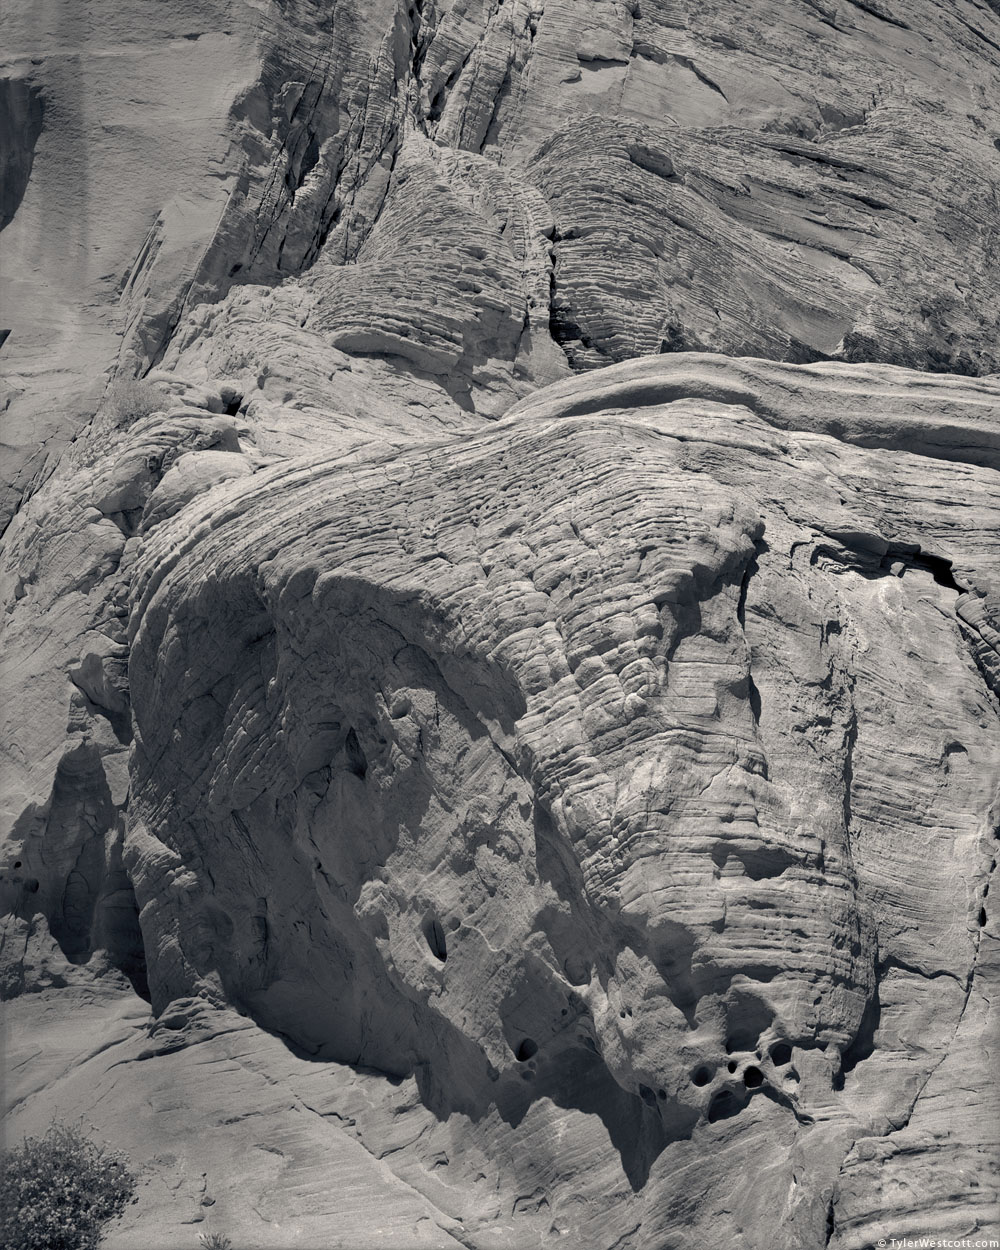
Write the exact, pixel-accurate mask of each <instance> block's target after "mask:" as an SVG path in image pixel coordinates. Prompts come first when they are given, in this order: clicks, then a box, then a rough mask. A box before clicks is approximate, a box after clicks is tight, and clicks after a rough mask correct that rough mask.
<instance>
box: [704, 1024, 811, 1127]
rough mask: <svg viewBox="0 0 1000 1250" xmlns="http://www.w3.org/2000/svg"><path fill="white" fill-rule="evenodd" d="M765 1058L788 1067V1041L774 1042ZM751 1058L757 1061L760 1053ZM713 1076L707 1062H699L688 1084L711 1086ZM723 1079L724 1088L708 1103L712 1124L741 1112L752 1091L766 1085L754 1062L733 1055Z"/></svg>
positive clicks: (774, 1064) (775, 1064)
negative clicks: (724, 1082)
mask: <svg viewBox="0 0 1000 1250" xmlns="http://www.w3.org/2000/svg"><path fill="white" fill-rule="evenodd" d="M768 1057H769V1058H770V1061H771V1064H772V1065H773V1067H775V1068H784V1067H787V1066H788V1064H790V1063H791V1061H792V1048H791V1046H790V1045H789V1044H788V1042H775V1043H774V1044H773V1045H772V1046H771V1049H770V1051H769V1052H768ZM754 1058H755V1059H756V1060H757V1061H758V1063H759V1062H760V1060H761V1059H762V1058H763V1055H762V1054H761V1052H760V1051H759V1050H757V1051H755V1052H754ZM715 1078H716V1072H715V1071H714V1070H713V1069H712V1068H710V1067H709V1066H708V1065H707V1064H700V1065H699V1066H698V1067H697V1068H695V1070H694V1072H692V1073H691V1083H692V1084H693V1085H697V1086H699V1087H704V1086H706V1085H711V1084H712V1082H713V1081H714V1080H715ZM723 1080H725V1081H726V1082H727V1084H726V1085H725V1087H724V1088H722V1089H720V1090H718V1091H716V1093H715V1094H714V1095H713V1096H712V1100H711V1102H710V1103H709V1104H708V1122H709V1123H710V1124H714V1123H716V1121H718V1120H727V1119H728V1118H729V1117H730V1116H734V1115H737V1114H738V1113H739V1112H740V1111H742V1109H743V1108H744V1107H745V1106H746V1102H747V1099H748V1097H749V1095H750V1094H751V1093H752V1092H753V1091H754V1090H756V1089H761V1088H762V1087H763V1086H764V1085H765V1083H766V1080H767V1078H766V1077H765V1075H764V1073H763V1071H762V1070H761V1068H760V1067H758V1064H757V1063H753V1062H750V1063H747V1062H745V1061H742V1062H741V1060H739V1059H735V1058H733V1059H730V1060H729V1061H728V1062H727V1064H726V1075H725V1077H723ZM740 1084H742V1088H740ZM734 1086H735V1088H734Z"/></svg>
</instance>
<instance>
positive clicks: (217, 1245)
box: [198, 1233, 233, 1250]
mask: <svg viewBox="0 0 1000 1250" xmlns="http://www.w3.org/2000/svg"><path fill="white" fill-rule="evenodd" d="M198 1240H199V1241H200V1242H201V1244H202V1245H203V1246H204V1247H205V1250H233V1243H232V1242H231V1241H230V1240H229V1238H228V1237H227V1236H226V1235H225V1233H202V1234H201V1236H200V1237H199V1238H198Z"/></svg>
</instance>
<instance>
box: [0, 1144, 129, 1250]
mask: <svg viewBox="0 0 1000 1250" xmlns="http://www.w3.org/2000/svg"><path fill="white" fill-rule="evenodd" d="M134 1190H135V1176H134V1175H133V1174H132V1172H131V1171H130V1169H129V1166H128V1159H127V1158H126V1157H125V1155H123V1154H120V1153H118V1152H117V1151H112V1150H108V1149H106V1148H105V1147H103V1146H101V1145H99V1144H98V1143H97V1142H94V1141H91V1140H90V1138H88V1137H87V1136H86V1134H85V1133H84V1132H83V1130H82V1129H80V1128H77V1127H72V1126H67V1125H64V1124H59V1123H56V1124H53V1125H51V1126H50V1128H49V1130H48V1132H47V1133H46V1134H45V1136H44V1137H40V1138H30V1137H29V1138H26V1139H25V1141H24V1143H23V1144H22V1145H20V1146H15V1147H14V1148H13V1149H12V1150H8V1151H6V1152H5V1154H4V1155H3V1157H2V1160H0V1245H3V1246H5V1247H6V1250H94V1248H95V1247H96V1246H97V1243H98V1241H99V1240H100V1236H101V1229H102V1228H103V1226H104V1224H106V1223H107V1221H108V1220H110V1219H112V1218H113V1217H114V1216H116V1215H118V1214H120V1213H121V1212H122V1211H123V1210H124V1209H125V1207H126V1206H127V1205H128V1203H129V1201H131V1200H132V1195H133V1191H134Z"/></svg>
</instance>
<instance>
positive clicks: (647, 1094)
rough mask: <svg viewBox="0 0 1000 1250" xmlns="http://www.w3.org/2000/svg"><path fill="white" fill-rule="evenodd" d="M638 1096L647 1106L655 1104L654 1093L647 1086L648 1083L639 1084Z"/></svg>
mask: <svg viewBox="0 0 1000 1250" xmlns="http://www.w3.org/2000/svg"><path fill="white" fill-rule="evenodd" d="M639 1097H640V1098H641V1099H642V1101H643V1102H644V1103H645V1104H646V1106H647V1107H655V1106H656V1095H655V1094H654V1093H653V1091H652V1090H651V1089H650V1088H649V1086H648V1085H640V1086H639Z"/></svg>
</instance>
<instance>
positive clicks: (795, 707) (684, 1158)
mask: <svg viewBox="0 0 1000 1250" xmlns="http://www.w3.org/2000/svg"><path fill="white" fill-rule="evenodd" d="M914 396H919V397H922V398H920V399H919V400H917V399H914V398H913V397H914ZM997 397H998V396H997V391H996V388H995V387H994V386H992V385H991V384H987V383H974V382H965V381H961V380H952V379H941V380H940V381H933V382H932V381H930V380H923V379H921V377H920V376H919V375H914V374H911V373H907V372H905V371H901V370H891V369H890V370H887V369H886V368H885V367H872V366H866V367H853V366H844V365H826V366H811V367H793V366H776V365H767V364H762V363H758V362H753V361H742V362H731V363H730V362H725V361H721V360H719V359H718V358H715V357H710V356H709V357H705V356H683V355H682V356H676V357H670V358H664V357H654V358H650V359H647V360H644V361H638V362H635V363H634V364H626V365H622V366H619V367H617V368H615V369H612V370H608V371H605V372H602V373H595V374H593V375H588V377H587V378H586V379H582V380H580V381H576V382H572V383H565V384H561V385H559V386H557V387H553V388H549V389H548V390H546V391H543V392H540V393H539V394H538V396H537V397H536V398H534V399H532V400H530V401H527V402H525V403H524V404H522V405H520V406H519V407H518V408H517V409H516V410H514V411H513V412H512V413H511V414H510V415H509V416H508V417H507V418H505V419H504V420H503V421H502V422H500V423H499V424H496V425H494V426H492V427H491V428H489V429H487V430H486V431H484V432H482V433H480V434H477V435H475V436H463V437H461V438H458V439H456V438H453V437H451V438H439V439H436V440H434V441H432V442H429V443H427V444H425V445H424V446H419V447H418V446H414V447H413V448H412V449H407V450H396V449H392V450H386V449H384V448H382V449H377V450H373V451H371V452H369V453H368V454H367V455H354V456H351V457H350V458H349V459H348V460H347V461H346V462H345V459H344V457H343V455H342V454H334V455H316V456H312V457H298V458H293V459H289V460H283V461H280V462H278V463H275V464H272V465H270V466H267V467H263V468H260V469H259V470H258V471H257V472H255V473H252V474H236V473H234V474H230V475H228V476H227V477H226V479H225V480H224V481H220V482H218V484H216V485H209V486H208V487H207V488H206V489H204V490H203V491H202V493H200V494H198V495H197V496H196V497H195V498H193V499H192V500H191V501H190V502H188V503H186V504H185V505H184V506H183V507H182V508H181V509H180V510H178V511H176V512H174V513H173V514H172V515H164V516H162V519H161V515H162V511H163V509H162V505H160V504H159V501H158V496H159V495H160V494H161V493H162V492H163V491H164V489H165V488H166V487H168V486H169V485H170V483H169V481H168V477H167V476H164V477H163V478H162V481H161V483H160V485H159V486H156V487H155V488H154V489H153V491H152V493H151V494H150V495H149V498H148V500H147V502H146V504H145V512H144V519H143V520H141V521H140V522H139V525H138V533H137V534H136V535H135V536H134V537H133V538H131V539H130V540H129V544H130V546H131V547H132V549H133V551H134V556H133V564H132V572H131V574H130V579H129V580H130V586H131V592H130V595H131V615H130V623H129V630H128V634H129V644H130V659H129V674H128V678H129V691H130V699H131V710H132V723H133V725H134V729H135V735H136V737H135V743H134V746H133V751H132V755H131V761H130V779H131V792H130V796H129V800H128V803H127V805H126V808H125V816H124V820H125V824H126V829H125V836H124V849H123V855H122V858H123V863H124V867H125V871H126V873H127V875H128V879H129V881H130V882H131V885H132V888H133V889H134V891H135V897H136V901H137V906H138V909H139V923H140V925H141V930H142V936H143V941H144V949H145V956H146V975H147V976H148V984H149V990H150V993H151V998H152V1006H153V1010H154V1012H155V1013H164V1012H166V1013H167V1014H168V1015H169V1014H170V1012H171V1011H174V1012H176V1010H177V1008H176V1007H173V1008H172V1007H171V1004H176V1003H178V1002H180V1003H184V1002H190V1001H191V1000H196V999H205V1000H207V1001H208V1002H209V1003H214V1004H216V1005H217V1006H218V1007H220V1008H222V1007H226V1006H234V1007H236V1008H237V1009H238V1010H240V1011H242V1012H244V1013H246V1014H247V1015H249V1016H250V1017H251V1018H252V1019H253V1020H255V1021H257V1022H258V1023H259V1024H261V1025H263V1026H265V1027H266V1028H268V1029H270V1030H272V1031H276V1032H279V1033H280V1034H282V1035H284V1036H285V1037H286V1038H288V1039H289V1041H291V1042H292V1043H294V1044H295V1045H296V1046H297V1047H299V1048H301V1049H302V1051H303V1052H304V1053H306V1054H307V1055H310V1056H313V1057H314V1060H315V1061H317V1062H328V1061H335V1062H337V1063H344V1062H347V1063H352V1064H358V1065H361V1066H363V1067H366V1068H375V1069H378V1070H379V1071H381V1072H384V1073H387V1074H390V1075H392V1076H393V1078H394V1079H395V1080H403V1081H404V1082H407V1083H408V1084H412V1087H413V1095H412V1098H413V1100H414V1103H415V1104H416V1105H413V1104H411V1105H410V1114H411V1115H413V1114H419V1115H420V1116H423V1117H425V1124H426V1135H427V1140H426V1142H425V1143H424V1145H423V1146H415V1147H414V1150H413V1154H412V1158H411V1160H410V1162H411V1163H413V1162H414V1161H418V1166H423V1167H424V1168H426V1169H428V1170H429V1171H430V1172H433V1170H434V1163H433V1158H434V1157H436V1154H435V1152H437V1151H439V1150H444V1151H445V1153H446V1154H447V1156H448V1158H449V1160H451V1164H450V1166H451V1167H452V1173H451V1191H452V1192H451V1196H450V1199H449V1201H450V1202H451V1203H452V1204H454V1205H453V1208H449V1207H448V1206H446V1207H445V1209H446V1210H448V1209H451V1210H452V1213H453V1214H455V1215H460V1216H461V1218H462V1220H463V1221H465V1226H466V1227H469V1228H475V1227H476V1226H477V1223H478V1225H479V1226H480V1227H481V1231H482V1233H483V1236H484V1237H486V1241H484V1243H483V1244H489V1236H488V1234H487V1229H488V1226H489V1225H490V1223H491V1222H492V1221H494V1220H495V1218H496V1213H495V1212H494V1211H493V1210H492V1208H489V1209H487V1210H484V1209H483V1208H482V1207H481V1206H480V1205H477V1201H476V1199H475V1186H472V1187H471V1188H469V1187H467V1182H468V1173H467V1171H466V1169H468V1168H469V1167H470V1166H471V1164H470V1163H469V1160H470V1159H475V1161H476V1162H475V1170H476V1171H480V1170H482V1168H483V1167H484V1166H486V1165H485V1164H483V1163H482V1160H483V1158H484V1157H485V1158H486V1159H487V1160H488V1162H489V1167H490V1168H491V1169H492V1172H491V1173H484V1175H494V1176H495V1180H494V1182H493V1184H494V1186H499V1187H500V1189H501V1192H505V1193H509V1194H510V1195H511V1201H512V1202H513V1201H514V1199H515V1198H517V1196H518V1193H520V1192H521V1191H524V1190H525V1187H526V1186H527V1185H528V1184H529V1182H531V1183H532V1185H533V1187H532V1188H531V1190H530V1191H529V1192H530V1193H532V1194H536V1197H535V1198H534V1200H533V1202H534V1206H533V1207H532V1209H531V1211H530V1212H528V1216H530V1218H527V1217H526V1218H525V1220H524V1223H525V1227H526V1228H527V1229H528V1230H529V1231H530V1235H531V1236H532V1237H536V1236H537V1237H539V1238H542V1240H544V1239H545V1237H546V1235H548V1233H550V1232H551V1228H552V1227H556V1228H564V1227H565V1228H566V1229H567V1230H568V1231H569V1232H571V1233H572V1234H573V1235H574V1236H577V1237H580V1238H583V1239H584V1241H585V1244H590V1242H591V1241H592V1240H593V1242H594V1244H605V1242H604V1241H603V1240H601V1239H602V1238H605V1237H607V1236H609V1235H610V1233H611V1232H614V1235H615V1236H621V1235H623V1234H624V1233H625V1232H627V1231H628V1230H629V1229H630V1228H634V1229H636V1231H635V1233H634V1234H633V1236H634V1241H635V1244H636V1245H649V1246H653V1245H662V1244H665V1243H666V1244H674V1241H671V1239H674V1240H675V1241H676V1244H682V1240H681V1239H682V1238H683V1237H684V1236H687V1235H690V1233H691V1230H692V1229H694V1230H696V1231H700V1232H704V1233H705V1234H706V1235H707V1231H708V1229H709V1227H710V1226H714V1227H722V1228H724V1229H726V1230H728V1231H727V1233H726V1235H727V1236H731V1237H736V1236H741V1237H745V1238H746V1239H747V1242H748V1244H751V1245H760V1246H764V1245H765V1244H768V1242H771V1243H773V1244H779V1245H783V1246H788V1247H792V1246H799V1245H803V1244H814V1242H815V1239H817V1238H819V1239H820V1240H819V1242H816V1244H822V1239H823V1238H824V1237H825V1236H826V1230H827V1228H828V1222H830V1223H829V1226H831V1227H832V1228H833V1230H834V1235H835V1236H836V1237H837V1238H838V1240H837V1241H836V1242H834V1243H833V1244H840V1245H844V1246H848V1245H850V1246H855V1245H857V1246H860V1245H864V1244H867V1243H868V1240H869V1239H870V1238H871V1237H874V1236H875V1235H876V1233H877V1232H878V1231H879V1230H880V1229H882V1228H884V1227H888V1226H889V1224H890V1223H891V1224H892V1226H893V1227H896V1226H897V1225H898V1224H899V1222H900V1221H904V1220H908V1221H910V1223H912V1224H914V1226H916V1224H920V1225H921V1226H922V1227H933V1228H934V1229H936V1230H938V1232H939V1233H940V1234H941V1235H945V1234H951V1233H952V1232H955V1231H956V1230H958V1229H959V1228H960V1227H965V1226H966V1225H967V1224H968V1222H969V1221H970V1220H973V1219H975V1218H986V1216H985V1212H986V1211H987V1210H988V1209H989V1204H990V1203H991V1202H992V1201H993V1192H992V1190H990V1189H988V1188H987V1187H986V1186H985V1185H984V1184H982V1183H981V1184H980V1186H978V1187H972V1186H969V1184H968V1181H969V1180H972V1179H977V1178H980V1177H986V1175H987V1171H988V1168H987V1165H988V1161H989V1158H990V1149H991V1147H990V1144H989V1134H990V1133H991V1132H992V1127H993V1126H992V1124H991V1122H990V1121H989V1118H988V1116H987V1115H986V1113H985V1112H980V1111H979V1110H978V1109H976V1108H974V1107H973V1104H974V1103H975V1104H977V1106H978V1104H980V1103H982V1101H983V1100H985V1099H986V1098H987V1096H988V1084H989V1077H988V1073H987V1071H986V1070H985V1069H984V1067H983V1065H982V1063H981V1062H980V1059H979V1052H980V1050H981V1048H982V1047H984V1046H985V1045H988V1044H989V1043H988V1038H989V1029H990V1025H989V1020H988V1009H989V1008H988V1000H989V995H990V978H991V976H993V975H995V974H993V973H991V971H990V967H991V965H990V956H989V951H990V949H991V943H992V942H993V941H994V940H995V939H994V938H993V937H992V936H991V930H990V928H989V924H988V908H989V900H988V898H987V897H986V895H987V891H988V883H989V876H990V872H991V871H992V866H993V856H994V852H995V846H996V843H995V812H994V803H995V797H996V780H997V774H996V763H997V756H998V732H997V730H998V726H997V719H996V710H995V696H994V695H993V694H992V693H991V689H990V686H991V682H992V681H993V680H995V678H994V677H993V673H994V671H995V651H992V650H991V647H992V643H993V642H994V641H995V639H996V634H995V633H993V632H991V630H992V629H994V628H995V625H994V626H991V625H990V621H991V619H995V618H993V617H992V616H991V607H990V603H991V599H990V591H991V588H992V587H994V586H995V585H996V575H997V571H996V564H997V554H998V547H997V540H996V533H997V527H996V520H997V511H998V508H1000V491H998V482H997V471H996V468H995V467H993V466H994V465H995V464H996V463H997V459H998V455H1000V448H998V443H997V434H998V432H1000V425H998V423H997V420H996V401H997ZM929 402H934V403H935V404H936V407H935V409H934V411H936V412H938V413H939V416H940V419H939V421H938V423H937V425H934V424H931V425H928V424H927V423H925V422H924V419H923V413H924V412H925V411H926V409H927V404H928V403H929ZM873 413H877V414H878V416H877V417H874V416H873ZM803 418H804V419H803ZM213 422H214V423H216V425H218V424H219V423H222V426H223V428H224V424H225V422H226V418H218V417H217V418H209V417H207V416H206V425H207V428H209V429H212V428H215V427H214V426H213V424H212V423H213ZM803 426H808V427H809V428H805V429H803V428H801V427H803ZM140 428H141V427H137V431H138V430H139V429H140ZM949 428H951V429H953V430H960V431H961V432H962V437H961V439H960V440H959V439H958V438H956V439H955V441H954V443H953V445H952V446H947V445H945V443H946V439H945V437H944V436H942V435H941V430H944V431H947V430H948V429H949ZM831 429H835V430H836V434H834V433H831ZM136 437H137V438H142V439H143V440H144V441H143V443H142V445H143V446H146V445H147V443H148V440H149V437H150V435H149V433H148V432H147V433H145V434H143V435H140V434H139V433H138V432H137V435H136ZM122 454H123V455H124V457H125V463H130V462H131V460H130V459H129V456H130V454H131V453H129V452H124V453H122ZM213 456H214V457H216V460H224V459H225V457H226V456H230V457H231V458H232V460H233V461H234V463H238V462H239V461H240V460H242V459H243V457H242V455H241V453H240V452H238V451H237V452H236V453H235V454H234V452H233V451H229V452H226V451H223V450H219V451H214V452H210V451H197V452H189V453H188V454H187V455H186V456H184V457H182V458H181V459H180V460H178V461H177V462H176V468H175V469H173V470H171V472H173V473H176V472H177V470H178V469H182V468H183V467H184V466H185V464H186V463H189V462H190V470H189V472H193V470H194V469H195V467H196V463H200V462H202V461H203V460H204V458H205V457H209V458H210V457H213ZM209 463H210V464H212V465H213V466H214V464H215V461H212V460H209ZM958 499H961V500H963V501H964V503H965V506H967V507H968V508H970V509H971V512H970V516H973V517H974V518H975V521H974V523H973V524H970V523H968V522H967V521H966V520H963V519H962V516H961V514H960V513H959V512H958V511H957V509H956V500H958ZM166 511H167V512H168V513H169V509H166ZM991 656H992V657H994V658H993V660H992V662H993V664H994V669H991V667H990V665H991ZM188 1010H189V1009H187V1008H184V1009H182V1010H181V1023H182V1024H183V1021H184V1019H186V1018H187V1016H186V1014H185V1013H186V1012H188ZM421 1140H423V1138H422V1139H421ZM525 1140H529V1141H530V1143H531V1146H530V1151H527V1152H526V1153H525V1155H524V1156H523V1157H521V1156H520V1154H519V1147H518V1143H519V1142H523V1141H525ZM442 1141H443V1142H444V1143H446V1144H445V1145H442ZM599 1143H600V1149H598V1144H599ZM764 1150H766V1151H767V1167H766V1168H765V1169H761V1170H759V1171H758V1170H755V1164H754V1161H755V1159H757V1158H758V1157H759V1156H760V1154H761V1152H762V1151H764ZM426 1152H429V1153H426ZM595 1157H596V1158H598V1159H599V1166H596V1170H595V1162H594V1161H595ZM719 1158H721V1159H724V1160H725V1166H720V1167H716V1166H714V1165H713V1166H712V1167H709V1166H707V1164H708V1160H709V1159H713V1160H714V1159H719ZM960 1174H961V1176H963V1177H965V1178H966V1181H965V1184H964V1185H962V1186H961V1187H959V1184H958V1182H956V1180H955V1177H956V1176H958V1175H960ZM894 1175H898V1176H899V1177H900V1179H901V1180H905V1187H902V1186H901V1187H899V1188H897V1187H895V1185H894V1183H893V1182H892V1177H893V1176H894ZM924 1177H926V1179H925V1180H924V1179H921V1180H920V1184H919V1189H918V1192H917V1193H916V1194H914V1191H913V1189H912V1186H913V1178H924ZM581 1186H582V1187H583V1193H584V1195H585V1197H584V1200H583V1201H582V1202H581V1200H580V1187H581ZM887 1187H890V1197H891V1196H892V1195H895V1194H900V1193H902V1194H904V1195H905V1196H904V1197H902V1198H898V1199H896V1201H897V1206H898V1209H897V1210H894V1209H893V1208H892V1206H891V1203H890V1202H888V1201H887V1197H886V1188H887ZM515 1190H517V1191H518V1193H515V1192H514V1191H515ZM543 1197H544V1202H543V1201H542V1198H543ZM945 1198H947V1201H945ZM775 1211H780V1212H781V1218H780V1222H779V1225H778V1226H777V1227H776V1226H775V1225H774V1224H773V1223H771V1222H770V1218H771V1217H770V1213H773V1212H775ZM942 1212H943V1213H944V1214H942ZM522 1214H523V1213H522ZM893 1221H895V1223H893ZM838 1229H839V1230H840V1231H839V1232H838V1231H837V1230H838ZM598 1230H599V1231H598ZM665 1239H666V1240H665ZM611 1241H613V1238H611ZM477 1244H478V1243H477ZM607 1244H611V1242H610V1241H609V1242H608V1243H607Z"/></svg>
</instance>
